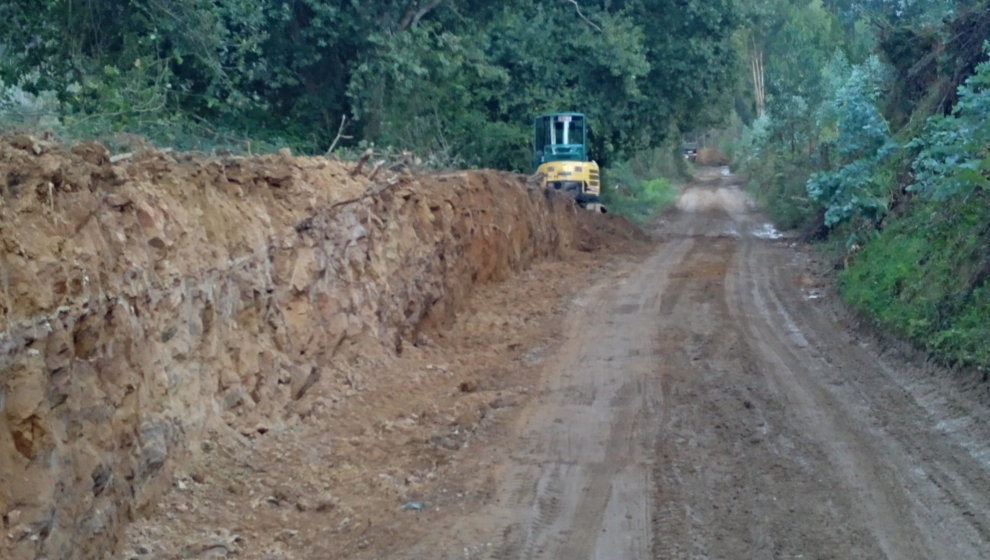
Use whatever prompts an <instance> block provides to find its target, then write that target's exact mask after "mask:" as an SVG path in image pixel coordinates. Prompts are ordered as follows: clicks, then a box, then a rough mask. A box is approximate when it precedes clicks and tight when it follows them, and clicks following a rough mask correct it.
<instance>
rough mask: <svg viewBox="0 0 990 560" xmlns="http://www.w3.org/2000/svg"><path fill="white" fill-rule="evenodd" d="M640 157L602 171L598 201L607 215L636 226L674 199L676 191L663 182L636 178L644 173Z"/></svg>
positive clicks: (657, 178) (659, 178)
mask: <svg viewBox="0 0 990 560" xmlns="http://www.w3.org/2000/svg"><path fill="white" fill-rule="evenodd" d="M642 158H644V156H643V155H640V156H639V157H637V158H634V160H638V163H634V164H630V163H621V164H616V165H615V166H613V167H610V168H607V169H603V170H602V177H603V182H602V202H603V203H604V204H605V206H606V207H607V208H608V210H609V212H613V213H616V214H621V215H623V216H626V217H627V218H629V219H631V220H632V221H634V222H636V223H638V224H644V223H646V222H647V221H648V220H649V219H650V218H652V217H653V216H655V215H656V214H657V213H659V212H660V211H661V210H663V209H665V208H667V207H669V206H670V205H672V204H673V203H674V201H675V200H676V199H677V189H676V188H675V187H674V186H673V185H671V184H670V181H668V180H667V179H665V178H663V177H658V176H652V178H647V177H649V176H644V175H640V173H642V172H644V171H645V170H644V169H643V168H642V161H643V159H642ZM660 165H661V166H663V164H660Z"/></svg>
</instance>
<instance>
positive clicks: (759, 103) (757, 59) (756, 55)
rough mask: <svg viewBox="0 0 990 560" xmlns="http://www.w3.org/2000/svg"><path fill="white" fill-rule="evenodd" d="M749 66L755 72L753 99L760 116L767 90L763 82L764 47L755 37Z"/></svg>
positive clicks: (750, 52)
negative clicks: (758, 43) (758, 44)
mask: <svg viewBox="0 0 990 560" xmlns="http://www.w3.org/2000/svg"><path fill="white" fill-rule="evenodd" d="M749 67H750V70H751V71H752V73H753V99H754V100H755V102H756V116H757V118H759V117H760V115H762V114H763V108H764V105H765V103H766V90H765V89H764V82H763V49H762V48H760V47H759V46H757V44H756V39H753V44H752V47H750V50H749Z"/></svg>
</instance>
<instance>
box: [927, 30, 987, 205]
mask: <svg viewBox="0 0 990 560" xmlns="http://www.w3.org/2000/svg"><path fill="white" fill-rule="evenodd" d="M988 52H990V47H988ZM908 147H909V148H917V149H919V152H918V155H917V156H916V157H915V158H914V162H913V163H912V169H913V170H914V183H913V184H912V185H911V186H909V187H908V189H909V190H911V191H913V192H917V193H920V194H922V195H924V196H926V197H929V198H931V199H934V200H940V201H943V200H947V199H950V198H954V197H965V196H968V195H969V194H971V193H972V192H973V191H974V190H977V189H982V190H986V189H988V187H990V61H984V62H982V63H981V64H980V65H979V66H977V67H976V73H975V74H974V75H973V76H971V77H970V78H968V79H967V80H966V83H965V84H963V85H962V86H960V87H959V101H958V103H957V104H956V106H955V108H954V109H953V111H952V114H951V115H948V116H944V115H934V116H932V117H930V118H929V119H928V122H927V123H926V125H925V130H924V133H923V134H922V135H920V136H919V137H917V138H915V139H914V140H913V141H911V142H910V143H909V144H908Z"/></svg>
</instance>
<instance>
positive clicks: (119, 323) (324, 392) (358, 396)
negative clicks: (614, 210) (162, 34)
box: [0, 137, 641, 559]
mask: <svg viewBox="0 0 990 560" xmlns="http://www.w3.org/2000/svg"><path fill="white" fill-rule="evenodd" d="M0 171H2V172H0V179H2V183H0V187H2V189H0V194H2V196H0V244H2V247H3V251H2V253H0V265H2V268H0V272H2V277H0V287H2V298H0V371H2V372H3V377H2V379H0V514H2V527H3V529H4V531H3V539H2V541H0V557H3V558H5V559H6V558H10V559H21V558H37V557H49V558H97V557H103V555H104V553H106V552H108V551H113V550H116V551H118V552H117V553H115V555H117V554H119V555H135V556H138V557H149V556H148V555H150V557H191V556H205V557H215V556H223V555H233V554H239V555H242V556H244V555H246V556H249V557H270V556H271V555H276V556H277V555H278V554H280V552H279V551H280V550H285V551H287V552H284V554H287V555H289V556H287V557H297V556H298V555H299V554H303V551H307V550H309V551H323V552H321V554H323V553H325V552H326V551H327V550H335V551H339V552H340V553H342V554H347V553H348V552H347V551H349V550H360V549H361V548H362V547H365V546H367V545H366V542H365V541H366V540H367V539H366V537H365V534H366V533H367V532H368V531H369V527H371V526H375V527H378V526H379V524H376V521H377V520H379V519H381V517H376V515H377V516H380V515H381V513H380V512H382V511H387V512H389V513H390V514H391V513H392V512H393V511H395V510H396V509H397V507H398V505H401V503H404V502H400V503H399V504H398V505H397V503H396V501H397V500H401V499H403V498H405V497H406V496H412V495H415V494H416V493H417V492H419V491H420V490H419V489H420V488H421V487H427V486H429V485H430V484H435V483H436V481H437V480H438V477H439V476H440V474H442V472H443V469H444V468H445V465H447V464H448V463H450V461H451V457H452V456H454V455H456V453H457V452H458V450H460V449H461V448H462V447H464V446H465V445H466V444H467V442H468V441H470V438H471V434H473V433H474V431H475V430H476V429H477V428H478V426H480V425H482V424H483V423H484V422H491V421H492V420H491V419H492V418H497V417H498V416H499V415H500V414H502V413H504V411H506V410H509V409H511V408H513V407H514V406H518V403H520V402H522V401H523V400H524V399H525V398H526V389H525V386H524V385H522V384H519V383H516V381H514V380H515V379H517V378H514V377H511V376H507V377H505V378H504V379H502V378H500V377H499V375H497V374H498V373H499V372H500V371H502V368H503V367H504V366H505V364H507V363H510V362H509V361H506V360H510V361H511V360H523V362H524V363H525V359H523V358H522V357H520V356H522V355H523V353H524V352H526V351H527V350H529V349H530V346H529V345H527V344H526V342H527V337H534V338H535V337H536V336H537V335H536V333H537V331H536V330H534V329H537V328H539V327H540V325H541V323H540V321H539V317H540V316H541V315H540V313H543V314H544V315H552V314H553V312H554V310H553V307H552V304H547V305H548V307H545V308H543V307H540V306H541V305H543V304H542V303H541V304H533V303H529V299H528V297H527V296H529V295H535V294H547V295H548V296H549V299H547V301H556V299H555V298H556V297H557V295H559V294H561V293H564V291H566V290H569V289H572V287H571V286H570V285H569V284H567V283H566V282H565V283H561V282H560V281H559V277H560V275H561V274H562V273H563V272H562V271H564V270H568V271H571V272H570V273H567V274H571V273H576V272H577V271H578V267H582V266H586V267H588V270H586V271H583V272H586V273H587V274H588V275H590V276H593V275H594V269H595V268H596V267H597V266H598V265H596V264H595V262H596V256H595V254H594V251H596V250H597V251H598V254H599V255H600V254H602V253H604V252H612V253H622V252H623V251H627V250H631V249H629V247H634V246H636V245H637V244H641V242H639V241H635V240H634V239H633V238H632V237H630V235H632V233H633V231H632V229H631V228H628V226H625V225H623V224H622V223H621V220H618V219H616V218H614V217H607V216H595V215H592V214H590V213H583V212H580V211H578V210H577V209H576V208H575V206H574V204H573V203H572V202H571V201H570V200H568V199H567V198H565V197H559V196H554V195H548V194H546V193H544V192H542V191H541V190H539V189H536V188H532V187H530V186H528V185H526V184H525V183H524V181H523V180H522V178H520V177H519V176H516V175H512V174H507V173H499V172H491V171H481V172H469V173H455V174H447V175H439V176H418V175H411V174H409V173H407V172H405V171H402V170H380V172H379V173H378V175H377V176H376V178H375V179H370V178H366V177H365V176H364V174H362V173H358V172H356V171H355V169H354V168H353V166H351V165H344V164H341V163H339V162H334V161H328V160H325V159H323V158H293V157H291V156H290V155H289V154H288V153H283V154H279V155H273V156H265V157H257V158H204V157H201V156H194V155H188V154H171V153H163V152H148V153H141V154H135V155H134V156H133V157H131V158H125V159H123V160H121V161H111V158H110V157H109V154H107V152H106V150H104V149H103V148H102V147H101V146H98V145H95V144H94V145H81V146H77V147H75V148H73V149H72V150H71V151H64V150H62V149H60V148H58V147H57V146H53V145H49V144H47V143H45V142H41V141H38V140H36V139H34V138H30V137H16V138H8V139H6V140H5V141H3V142H0ZM579 232H580V235H581V239H580V243H577V242H576V241H575V239H576V235H578V233H579ZM622 232H625V234H628V235H625V234H623V233H622ZM627 245H628V247H627ZM577 249H581V251H577ZM589 251H591V252H589ZM557 259H565V260H564V261H563V263H562V264H561V266H563V267H564V268H562V269H560V270H559V271H558V270H556V269H554V268H552V264H551V263H553V262H557ZM579 263H583V264H579ZM546 266H550V267H551V268H549V269H544V268H541V267H546ZM517 274H522V275H523V276H521V277H520V278H521V280H517V284H518V285H520V286H522V288H520V289H525V290H526V292H518V294H517V295H516V296H515V297H509V296H507V295H505V294H499V295H491V296H489V298H488V299H489V300H491V301H493V302H498V303H497V304H496V303H484V302H483V303H484V305H482V306H480V307H474V308H471V310H469V311H465V306H466V305H468V302H470V301H473V300H472V299H471V298H472V294H474V293H475V291H476V290H480V289H485V287H486V286H489V285H490V284H492V283H493V282H498V281H502V280H505V279H507V278H512V277H514V276H515V275H517ZM565 275H566V274H565ZM527 292H528V293H527ZM475 297H477V296H475ZM534 299H536V298H534ZM540 301H543V300H542V299H541V300H540ZM494 305H499V306H500V307H501V309H506V310H511V312H510V313H505V314H503V313H492V312H490V311H489V310H492V309H495V307H492V306H494ZM455 320H459V321H461V323H460V326H458V327H456V328H455V330H451V329H452V328H453V327H454V325H455V323H454V321H455ZM499 333H501V334H499ZM450 344H455V345H456V346H457V347H458V348H459V347H461V346H464V347H468V348H472V349H474V350H472V352H475V354H470V353H469V354H466V357H465V358H463V359H456V358H455V357H453V356H454V352H452V351H448V350H449V349H450V346H449V345H450ZM445 345H447V346H445ZM445 348H446V349H445ZM488 357H492V359H491V360H490V362H489V361H487V358H488ZM512 372H513V374H514V375H516V371H515V370H512ZM518 375H521V374H518ZM500 411H502V412H500ZM165 494H167V497H166V498H165V500H164V501H162V500H161V497H162V496H163V495H165ZM145 516H150V517H148V518H147V520H146V521H144V522H139V523H137V524H134V525H133V526H131V528H130V529H129V530H128V534H127V535H125V534H124V532H123V531H124V529H125V528H126V527H127V526H128V523H130V522H132V521H134V520H138V519H144V518H145ZM328 528H330V529H328ZM386 533H387V532H386ZM321 535H322V536H321ZM336 535H344V536H343V537H342V538H340V539H338V538H336ZM328 538H329V539H330V540H327V539H328Z"/></svg>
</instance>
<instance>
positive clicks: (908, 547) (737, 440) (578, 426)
mask: <svg viewBox="0 0 990 560" xmlns="http://www.w3.org/2000/svg"><path fill="white" fill-rule="evenodd" d="M732 183H733V180H732V178H731V177H729V176H727V175H725V174H723V173H719V172H718V171H717V170H712V171H709V172H708V173H707V174H706V175H705V176H704V177H703V182H702V183H701V184H698V185H695V186H694V187H692V188H690V189H688V190H686V191H685V192H684V193H683V194H682V197H681V199H680V201H679V203H678V207H679V210H678V211H677V212H672V213H670V214H668V215H667V216H666V217H665V219H664V220H663V221H662V222H660V223H659V224H658V225H657V226H656V234H657V235H658V236H659V237H660V239H661V240H662V242H661V243H659V244H658V246H657V248H656V250H655V251H654V252H652V254H651V255H650V256H648V257H647V258H646V259H645V260H643V261H641V262H637V263H632V264H628V265H625V267H624V268H623V269H622V271H621V272H620V273H617V274H616V275H615V276H614V277H613V281H611V282H607V283H601V284H598V285H596V286H593V287H592V288H590V289H588V290H586V291H585V292H583V293H582V294H581V295H580V297H579V298H577V299H576V300H574V301H573V302H572V305H571V311H570V313H569V315H568V316H567V319H566V323H565V325H564V327H563V333H564V336H563V338H562V340H563V342H562V343H561V344H560V346H559V348H557V349H556V351H554V352H553V353H552V355H550V356H548V357H547V358H546V359H545V361H544V362H543V368H542V373H543V377H542V379H544V380H545V381H544V383H543V386H542V387H541V389H540V391H539V392H538V397H537V398H534V399H533V400H532V401H531V402H530V403H529V404H528V405H527V406H526V407H524V408H522V409H521V410H520V411H519V416H518V417H517V418H516V420H515V422H514V424H513V425H512V427H511V429H509V430H508V433H507V434H506V435H505V437H504V438H503V445H506V447H504V448H497V449H491V448H489V449H484V450H475V451H474V452H475V453H486V454H488V456H489V457H490V460H491V461H492V464H491V465H490V466H488V467H486V469H487V470H488V473H487V474H488V475H489V476H490V480H492V481H493V483H492V485H493V489H492V492H491V494H490V496H488V498H487V499H485V500H484V501H483V503H482V504H481V505H480V506H479V507H478V508H474V509H471V508H468V509H467V510H465V511H463V512H462V513H461V514H459V515H458V516H457V520H456V521H455V522H453V523H452V524H451V525H449V526H448V527H446V528H440V527H438V526H434V528H433V530H432V531H430V536H428V537H425V538H423V539H422V540H420V542H419V543H418V544H415V545H409V546H407V547H405V548H404V549H403V550H401V551H398V550H397V551H395V553H394V554H391V555H390V557H393V558H408V559H414V558H415V559H426V558H450V559H453V558H486V559H510V558H512V559H516V558H527V559H537V558H545V559H564V558H566V559H579V558H595V559H638V558H661V559H675V558H711V559H736V558H837V559H848V558H892V559H933V558H946V559H970V558H972V559H976V558H988V557H990V423H988V420H990V414H988V413H987V408H988V407H987V405H986V392H987V389H986V386H985V383H982V382H981V381H979V380H970V381H967V379H964V378H963V377H962V376H960V375H958V374H951V373H947V372H944V371H936V370H935V368H934V367H932V366H926V365H925V364H924V363H923V362H919V357H918V356H916V355H909V354H910V352H902V351H900V350H897V349H896V348H892V347H891V346H890V345H888V344H885V343H882V342H880V341H879V339H876V338H874V337H871V336H868V335H866V334H863V333H862V329H858V330H857V328H856V325H855V324H854V321H853V320H852V319H850V318H849V316H848V315H847V314H846V313H845V312H843V311H842V309H841V305H839V304H838V303H837V302H836V301H835V300H834V297H833V296H832V295H831V294H830V292H829V290H828V288H827V286H825V285H824V284H823V283H821V282H819V281H818V280H816V277H817V276H816V274H815V272H814V266H813V262H812V257H810V256H809V255H808V254H807V253H805V252H804V251H802V250H800V248H798V247H797V246H796V244H795V243H793V242H791V241H789V240H787V239H785V238H782V237H781V236H779V234H777V233H776V232H775V231H774V230H773V229H772V228H771V227H769V226H768V225H766V223H765V221H764V220H763V219H762V218H761V217H760V215H759V214H758V213H757V212H754V211H753V210H751V208H750V205H749V204H748V202H747V200H746V198H745V196H744V195H743V194H742V193H741V192H740V191H739V189H738V188H737V187H736V186H734V185H733V184H732ZM858 333H859V334H858Z"/></svg>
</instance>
